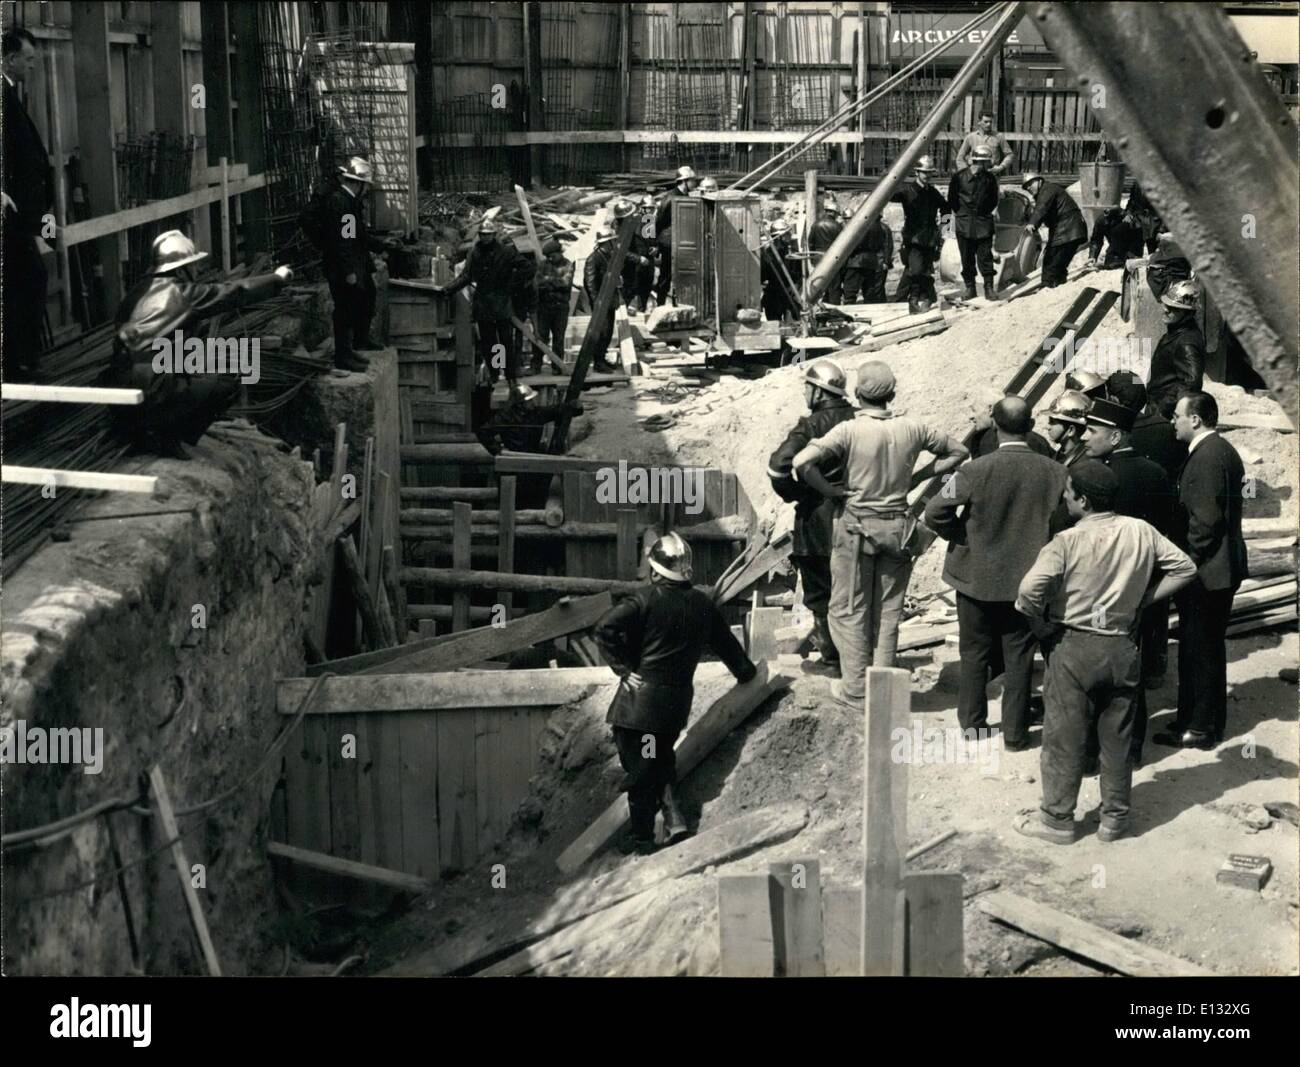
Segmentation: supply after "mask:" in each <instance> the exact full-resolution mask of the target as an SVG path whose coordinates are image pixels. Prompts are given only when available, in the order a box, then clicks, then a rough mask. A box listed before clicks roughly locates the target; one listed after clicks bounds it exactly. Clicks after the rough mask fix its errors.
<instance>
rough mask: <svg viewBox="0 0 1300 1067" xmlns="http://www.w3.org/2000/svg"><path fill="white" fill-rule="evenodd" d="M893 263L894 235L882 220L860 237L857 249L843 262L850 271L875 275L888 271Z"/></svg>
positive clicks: (874, 223) (873, 224)
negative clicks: (878, 272)
mask: <svg viewBox="0 0 1300 1067" xmlns="http://www.w3.org/2000/svg"><path fill="white" fill-rule="evenodd" d="M893 262H894V235H893V234H892V233H891V232H890V230H889V227H888V226H886V225H885V223H884V220H883V219H876V221H875V222H873V223H872V224H871V225H870V226H869V227H868V228H867V232H866V233H864V234H863V235H862V240H861V241H859V242H858V247H857V248H855V249H854V250H853V253H852V255H850V256H849V258H848V260H847V261H846V262H845V266H847V267H849V268H850V269H851V270H861V271H868V272H872V273H875V272H877V271H887V270H889V267H890V264H891V263H893Z"/></svg>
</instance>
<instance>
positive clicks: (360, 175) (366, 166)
mask: <svg viewBox="0 0 1300 1067" xmlns="http://www.w3.org/2000/svg"><path fill="white" fill-rule="evenodd" d="M374 173H375V172H374V169H373V168H372V167H371V166H370V163H369V161H367V160H364V159H362V158H361V157H360V156H353V157H352V158H351V159H349V160H348V162H347V165H346V166H343V167H339V176H340V177H343V178H351V179H352V180H353V181H357V182H365V183H366V184H367V185H369V184H370V183H371V182H373V181H374V180H375V176H374Z"/></svg>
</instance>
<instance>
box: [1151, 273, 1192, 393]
mask: <svg viewBox="0 0 1300 1067" xmlns="http://www.w3.org/2000/svg"><path fill="white" fill-rule="evenodd" d="M1199 296H1200V286H1199V285H1197V283H1196V282H1194V281H1191V280H1183V281H1177V282H1174V283H1173V284H1172V285H1171V286H1169V288H1168V289H1166V290H1165V293H1164V295H1163V296H1162V297H1161V298H1160V303H1162V304H1163V305H1164V318H1165V335H1164V336H1163V337H1162V338H1160V341H1159V343H1158V344H1157V345H1156V350H1155V352H1153V353H1152V354H1151V371H1150V373H1149V374H1148V376H1147V398H1148V399H1149V400H1150V401H1151V403H1153V404H1155V406H1156V407H1157V408H1159V409H1160V414H1162V415H1163V416H1164V417H1165V418H1171V417H1172V416H1173V413H1174V406H1175V405H1176V404H1177V403H1178V397H1179V396H1180V395H1181V394H1183V393H1198V392H1200V391H1201V385H1202V382H1203V381H1204V377H1205V335H1204V334H1202V333H1201V327H1200V326H1199V325H1198V324H1197V321H1196V308H1197V299H1198V297H1199Z"/></svg>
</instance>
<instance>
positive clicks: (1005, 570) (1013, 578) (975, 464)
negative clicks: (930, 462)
mask: <svg viewBox="0 0 1300 1067" xmlns="http://www.w3.org/2000/svg"><path fill="white" fill-rule="evenodd" d="M1064 489H1065V469H1064V468H1063V467H1062V466H1061V465H1060V464H1059V463H1054V462H1053V461H1052V460H1050V459H1048V458H1047V457H1046V456H1040V455H1038V454H1037V453H1035V452H1033V451H1032V450H1030V449H1029V448H1028V447H1027V446H1023V445H1008V446H1007V447H1006V448H999V449H998V450H997V451H996V452H994V453H993V454H992V455H989V456H982V457H980V458H979V459H974V460H971V462H969V463H967V464H965V465H963V466H961V467H959V468H957V470H956V471H955V472H954V473H953V476H952V478H951V480H950V481H949V482H948V483H946V484H945V485H944V487H943V489H941V490H940V491H939V492H938V493H936V494H935V495H934V496H932V497H931V498H930V500H929V502H928V503H927V504H926V505H925V522H926V525H927V526H929V527H930V528H931V529H932V530H934V531H935V532H936V533H937V534H939V536H940V537H943V538H944V539H946V540H947V541H948V542H949V545H948V555H947V558H946V559H945V560H944V565H943V578H944V581H946V582H947V583H948V584H949V585H951V586H952V587H953V588H954V589H956V590H957V591H958V592H959V593H963V594H965V595H966V596H969V597H974V598H975V599H976V600H994V601H1004V602H1006V601H1014V600H1015V599H1016V594H1017V591H1018V590H1019V588H1020V580H1021V579H1022V578H1023V577H1024V576H1025V574H1026V572H1027V571H1028V570H1029V568H1030V567H1032V566H1033V565H1034V561H1035V560H1036V559H1037V558H1038V552H1039V549H1041V548H1042V547H1043V546H1044V545H1045V544H1047V542H1048V541H1049V540H1050V539H1051V533H1050V531H1049V523H1050V520H1051V516H1052V510H1053V509H1054V508H1055V507H1056V505H1057V502H1058V501H1059V500H1060V499H1061V493H1062V492H1063V491H1064Z"/></svg>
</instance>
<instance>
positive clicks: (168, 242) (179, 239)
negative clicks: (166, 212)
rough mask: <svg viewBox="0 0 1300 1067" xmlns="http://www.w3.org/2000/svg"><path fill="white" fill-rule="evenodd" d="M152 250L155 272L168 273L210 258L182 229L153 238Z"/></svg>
mask: <svg viewBox="0 0 1300 1067" xmlns="http://www.w3.org/2000/svg"><path fill="white" fill-rule="evenodd" d="M151 251H152V253H153V259H152V264H151V270H152V271H153V273H154V274H168V273H170V272H171V271H174V270H179V269H180V268H181V267H187V266H189V265H190V264H191V263H197V262H199V260H201V259H207V258H208V254H207V253H206V252H199V251H197V250H196V249H195V247H194V242H193V241H191V240H190V239H189V238H188V237H186V236H185V235H184V234H183V233H181V231H180V230H168V231H167V232H166V233H160V234H159V235H158V236H157V237H155V238H154V239H153V246H152V249H151Z"/></svg>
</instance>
